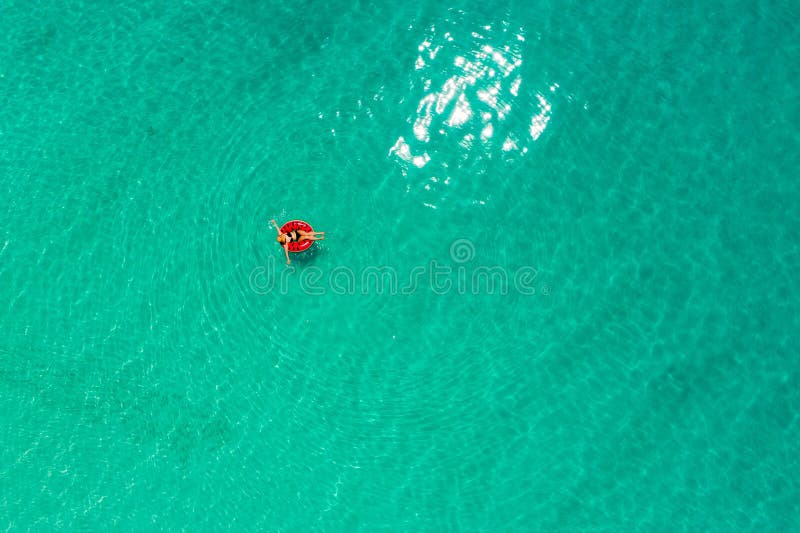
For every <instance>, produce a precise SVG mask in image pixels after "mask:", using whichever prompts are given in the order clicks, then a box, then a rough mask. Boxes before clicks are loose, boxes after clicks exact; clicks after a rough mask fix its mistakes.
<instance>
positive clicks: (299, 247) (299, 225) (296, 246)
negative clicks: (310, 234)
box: [281, 220, 314, 252]
mask: <svg viewBox="0 0 800 533" xmlns="http://www.w3.org/2000/svg"><path fill="white" fill-rule="evenodd" d="M298 229H299V230H303V231H314V228H312V227H311V224H309V223H308V222H306V221H304V220H290V221H289V222H287V223H286V224H284V225H283V226H281V233H289V232H290V231H295V230H298ZM312 244H314V241H299V242H298V241H295V242H290V243H289V251H290V252H303V251H305V250H308V249H309V248H310V247H311V245H312Z"/></svg>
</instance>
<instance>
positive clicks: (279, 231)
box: [270, 218, 281, 235]
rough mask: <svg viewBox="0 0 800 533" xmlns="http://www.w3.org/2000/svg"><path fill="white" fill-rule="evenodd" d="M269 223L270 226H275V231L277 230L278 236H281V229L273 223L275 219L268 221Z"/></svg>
mask: <svg viewBox="0 0 800 533" xmlns="http://www.w3.org/2000/svg"><path fill="white" fill-rule="evenodd" d="M270 222H272V225H273V226H275V229H276V230H278V235H280V234H281V228H279V227H278V223H277V222H275V219H274V218H273V219H272V220H270Z"/></svg>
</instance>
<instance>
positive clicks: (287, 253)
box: [283, 244, 292, 265]
mask: <svg viewBox="0 0 800 533" xmlns="http://www.w3.org/2000/svg"><path fill="white" fill-rule="evenodd" d="M283 251H284V252H285V253H286V264H287V265H288V264H289V263H291V262H292V260H291V259H289V245H288V244H284V245H283Z"/></svg>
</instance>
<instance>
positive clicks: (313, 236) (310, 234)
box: [270, 218, 325, 265]
mask: <svg viewBox="0 0 800 533" xmlns="http://www.w3.org/2000/svg"><path fill="white" fill-rule="evenodd" d="M270 222H272V225H273V226H275V229H276V230H278V238H277V239H276V240H277V241H278V242H279V243H280V245H281V246H283V251H284V252H285V253H286V264H287V265H288V264H289V263H291V262H292V260H291V259H289V243H290V242H302V241H321V240H322V239H324V238H325V232H324V231H304V230H301V229H296V230H292V231H290V232H288V233H281V228H280V226H278V223H277V222H275V219H274V218H273V219H272V220H270ZM320 235H321V236H320Z"/></svg>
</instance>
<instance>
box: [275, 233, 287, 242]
mask: <svg viewBox="0 0 800 533" xmlns="http://www.w3.org/2000/svg"><path fill="white" fill-rule="evenodd" d="M275 240H276V241H278V242H279V243H281V244H283V243H285V242H286V235H284V234H283V233H281V234H280V235H278V237H277V238H276V239H275Z"/></svg>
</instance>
